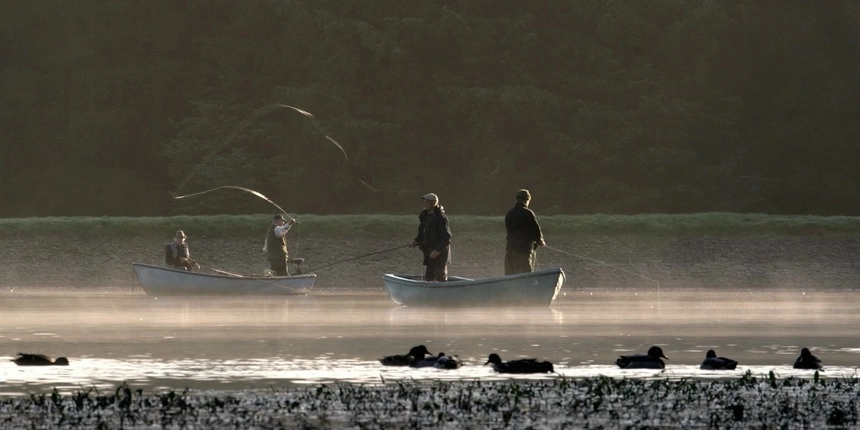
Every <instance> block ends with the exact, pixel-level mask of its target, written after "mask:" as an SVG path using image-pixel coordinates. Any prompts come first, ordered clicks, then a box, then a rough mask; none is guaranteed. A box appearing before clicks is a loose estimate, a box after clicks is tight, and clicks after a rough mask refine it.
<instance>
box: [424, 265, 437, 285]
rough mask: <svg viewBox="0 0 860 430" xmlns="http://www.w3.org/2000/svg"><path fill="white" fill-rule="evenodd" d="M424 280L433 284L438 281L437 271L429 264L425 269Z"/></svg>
mask: <svg viewBox="0 0 860 430" xmlns="http://www.w3.org/2000/svg"><path fill="white" fill-rule="evenodd" d="M424 280H425V281H427V282H432V281H435V280H436V271H435V270H433V265H431V264H428V265H427V266H425V268H424Z"/></svg>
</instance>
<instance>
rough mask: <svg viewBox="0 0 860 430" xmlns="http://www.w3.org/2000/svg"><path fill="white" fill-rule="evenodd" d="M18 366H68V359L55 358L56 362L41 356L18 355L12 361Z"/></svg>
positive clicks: (20, 353) (21, 353)
mask: <svg viewBox="0 0 860 430" xmlns="http://www.w3.org/2000/svg"><path fill="white" fill-rule="evenodd" d="M12 361H13V362H14V363H15V364H17V365H19V366H68V365H69V359H67V358H66V357H57V359H56V360H54V359H52V358H51V357H48V356H47V355H42V354H26V353H23V352H19V353H18V358H16V359H14V360H12Z"/></svg>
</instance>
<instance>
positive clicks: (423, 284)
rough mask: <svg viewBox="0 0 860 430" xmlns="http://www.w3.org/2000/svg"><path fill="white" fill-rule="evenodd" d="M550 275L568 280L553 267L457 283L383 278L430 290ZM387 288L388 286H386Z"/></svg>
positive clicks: (396, 276) (399, 276)
mask: <svg viewBox="0 0 860 430" xmlns="http://www.w3.org/2000/svg"><path fill="white" fill-rule="evenodd" d="M550 275H558V276H561V277H562V283H563V282H564V281H565V280H566V277H565V274H564V270H562V269H561V267H552V268H547V269H541V270H538V271H534V272H526V273H517V274H516V275H506V276H496V277H493V278H479V279H467V278H462V280H457V281H445V282H433V281H419V280H415V279H410V278H406V277H404V276H407V275H395V274H391V273H386V274H385V275H384V276H383V277H382V278H383V280H385V281H388V282H392V283H396V284H398V285H402V286H409V287H417V288H429V289H444V288H460V287H477V286H482V285H485V284H492V283H497V282H507V281H511V280H516V279H520V278H536V277H543V276H550ZM409 276H417V275H409ZM386 287H387V285H386Z"/></svg>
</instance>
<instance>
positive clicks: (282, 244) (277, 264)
mask: <svg viewBox="0 0 860 430" xmlns="http://www.w3.org/2000/svg"><path fill="white" fill-rule="evenodd" d="M295 223H296V220H294V219H292V218H290V221H289V222H287V221H286V220H284V216H283V215H281V214H277V215H275V216H274V217H272V224H271V225H270V226H269V231H267V232H266V243H265V245H264V246H263V250H265V251H266V260H268V261H269V268H270V269H272V271H273V272H275V275H276V276H290V272H289V271H287V256H288V254H287V232H288V231H290V227H292V226H293V224H295Z"/></svg>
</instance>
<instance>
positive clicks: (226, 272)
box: [212, 269, 244, 278]
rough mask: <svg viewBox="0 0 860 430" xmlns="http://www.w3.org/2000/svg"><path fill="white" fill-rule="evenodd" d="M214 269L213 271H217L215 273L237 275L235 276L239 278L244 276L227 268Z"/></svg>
mask: <svg viewBox="0 0 860 430" xmlns="http://www.w3.org/2000/svg"><path fill="white" fill-rule="evenodd" d="M212 271H213V272H215V273H220V274H222V275H227V276H235V277H237V278H244V276H242V275H240V274H238V273H233V272H228V271H226V270H218V269H212Z"/></svg>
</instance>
